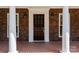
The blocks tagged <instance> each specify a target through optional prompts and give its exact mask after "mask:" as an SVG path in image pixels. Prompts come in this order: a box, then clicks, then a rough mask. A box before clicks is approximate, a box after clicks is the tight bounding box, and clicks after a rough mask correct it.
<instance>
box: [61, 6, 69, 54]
mask: <svg viewBox="0 0 79 59" xmlns="http://www.w3.org/2000/svg"><path fill="white" fill-rule="evenodd" d="M69 18H70V17H69V9H68V7H67V6H65V7H64V8H63V37H62V52H66V53H68V52H69V48H70V42H69V39H70V19H69Z"/></svg>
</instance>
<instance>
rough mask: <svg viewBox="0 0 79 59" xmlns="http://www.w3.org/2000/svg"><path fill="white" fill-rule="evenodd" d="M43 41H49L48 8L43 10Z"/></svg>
mask: <svg viewBox="0 0 79 59" xmlns="http://www.w3.org/2000/svg"><path fill="white" fill-rule="evenodd" d="M44 42H49V9H47V10H46V12H45V19H44Z"/></svg>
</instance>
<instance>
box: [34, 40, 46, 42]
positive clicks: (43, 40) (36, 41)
mask: <svg viewBox="0 0 79 59" xmlns="http://www.w3.org/2000/svg"><path fill="white" fill-rule="evenodd" d="M34 42H45V41H44V40H34Z"/></svg>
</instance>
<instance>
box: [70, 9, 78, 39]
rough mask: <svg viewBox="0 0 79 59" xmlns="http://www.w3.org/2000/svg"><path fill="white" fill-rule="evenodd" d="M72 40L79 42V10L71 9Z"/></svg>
mask: <svg viewBox="0 0 79 59" xmlns="http://www.w3.org/2000/svg"><path fill="white" fill-rule="evenodd" d="M70 21H71V22H70V25H71V40H79V9H70Z"/></svg>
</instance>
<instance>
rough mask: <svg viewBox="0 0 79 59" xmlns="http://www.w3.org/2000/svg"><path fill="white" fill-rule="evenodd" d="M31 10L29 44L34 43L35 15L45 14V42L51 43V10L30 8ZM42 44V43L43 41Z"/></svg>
mask: <svg viewBox="0 0 79 59" xmlns="http://www.w3.org/2000/svg"><path fill="white" fill-rule="evenodd" d="M28 9H29V42H35V41H34V32H33V31H34V30H33V27H34V25H33V14H44V15H45V16H44V42H49V8H39V7H38V8H28ZM41 42H42V41H41Z"/></svg>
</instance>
